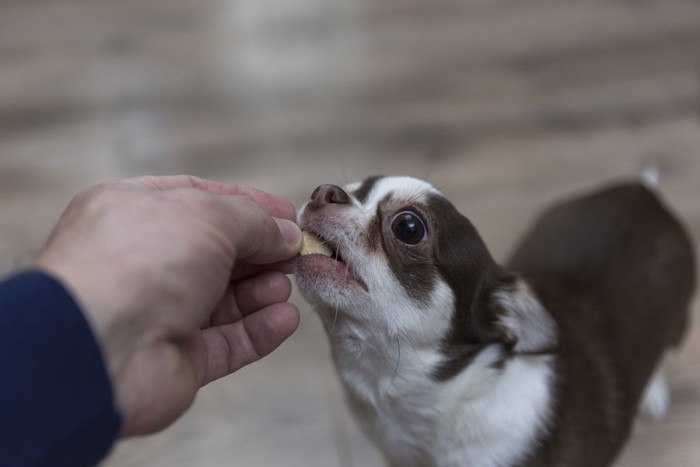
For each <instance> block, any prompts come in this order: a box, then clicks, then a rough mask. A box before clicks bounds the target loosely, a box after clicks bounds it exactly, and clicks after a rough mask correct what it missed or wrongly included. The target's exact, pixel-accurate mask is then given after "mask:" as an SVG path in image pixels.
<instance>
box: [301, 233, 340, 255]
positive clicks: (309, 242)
mask: <svg viewBox="0 0 700 467" xmlns="http://www.w3.org/2000/svg"><path fill="white" fill-rule="evenodd" d="M302 234H303V239H304V243H303V245H302V247H301V253H300V255H301V256H304V255H313V254H316V255H324V256H331V255H333V250H331V248H330V247H329V246H328V245H326V243H325V242H323V241H321V240H320V239H319V238H318V237H317V236H316V235H314V234H312V233H311V232H307V231H303V232H302Z"/></svg>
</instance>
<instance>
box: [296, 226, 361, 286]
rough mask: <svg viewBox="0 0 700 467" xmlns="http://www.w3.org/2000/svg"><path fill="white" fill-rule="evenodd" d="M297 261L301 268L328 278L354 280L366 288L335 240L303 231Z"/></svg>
mask: <svg viewBox="0 0 700 467" xmlns="http://www.w3.org/2000/svg"><path fill="white" fill-rule="evenodd" d="M300 256H301V257H300V258H299V263H300V266H301V267H302V268H305V269H309V270H313V271H316V272H318V273H321V274H323V275H324V276H325V277H327V278H329V279H334V280H338V281H340V282H355V283H357V284H359V285H360V286H361V287H362V288H363V289H365V290H367V285H366V284H365V283H364V281H362V279H360V277H359V276H358V275H357V273H356V271H355V270H354V269H353V268H352V267H351V266H350V264H348V261H347V260H346V257H347V255H344V254H343V248H342V247H341V246H340V243H339V242H338V241H336V240H333V239H329V238H327V237H326V236H324V235H322V234H319V233H317V232H313V231H310V230H305V231H304V247H303V248H302V250H301V254H300Z"/></svg>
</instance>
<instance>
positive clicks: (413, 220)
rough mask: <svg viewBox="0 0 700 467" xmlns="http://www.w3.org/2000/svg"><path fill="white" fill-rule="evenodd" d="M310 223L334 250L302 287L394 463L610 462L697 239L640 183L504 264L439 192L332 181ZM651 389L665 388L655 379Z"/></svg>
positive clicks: (679, 298) (539, 230)
mask: <svg viewBox="0 0 700 467" xmlns="http://www.w3.org/2000/svg"><path fill="white" fill-rule="evenodd" d="M299 221H300V225H301V226H302V228H304V229H305V230H308V231H311V232H313V233H315V234H316V235H317V236H318V237H319V238H321V239H324V240H325V241H327V242H328V243H329V245H330V246H331V248H332V249H333V250H334V251H335V253H334V254H333V257H331V258H328V257H325V256H321V255H309V256H305V257H302V258H301V259H300V260H299V264H298V271H297V281H298V283H299V287H300V290H301V291H302V292H303V293H304V295H305V296H306V297H307V298H308V299H309V300H310V301H311V302H313V303H319V304H320V313H319V314H320V316H321V319H322V321H323V322H324V325H325V327H326V330H327V331H328V334H329V337H330V341H331V347H332V352H333V357H334V361H335V363H336V367H337V369H338V374H339V376H340V378H341V380H342V382H343V384H344V387H345V389H346V393H347V396H348V400H349V403H350V405H351V408H352V410H353V413H354V414H355V416H356V418H357V419H358V421H359V423H360V426H361V427H362V428H363V429H364V431H365V432H366V434H367V435H368V437H369V438H370V439H371V440H373V441H374V442H375V443H376V444H377V445H378V446H379V448H380V449H381V450H382V452H383V453H384V455H385V456H386V458H387V461H388V462H389V463H390V464H391V465H392V466H395V467H398V466H402V467H410V466H421V467H422V466H426V467H427V466H455V467H457V466H460V467H462V466H473V467H490V466H493V467H516V466H517V467H525V466H538V467H544V466H567V467H577V466H580V467H596V466H605V465H609V464H610V463H611V462H612V461H613V460H614V458H615V456H616V455H617V453H618V452H619V450H620V448H621V446H622V444H623V443H624V441H625V439H626V438H627V436H628V435H629V432H630V429H631V425H632V422H633V420H634V417H635V415H636V413H637V410H638V407H639V405H640V401H641V399H642V397H643V394H644V389H645V387H647V386H649V388H648V390H647V393H646V395H645V396H644V405H645V407H646V408H647V409H648V411H649V412H650V414H651V415H655V416H659V415H661V413H662V412H663V411H664V410H665V407H666V405H667V403H668V394H667V391H666V388H665V386H664V384H665V383H664V382H663V379H662V376H661V375H660V374H659V375H658V376H656V377H654V378H652V375H653V374H654V371H655V370H656V369H657V368H658V367H659V366H660V364H661V362H662V359H663V356H664V354H665V352H666V351H667V350H669V349H672V348H674V347H675V346H676V345H678V343H679V341H680V339H681V336H682V333H683V329H684V327H685V324H686V321H687V311H688V302H689V299H690V295H691V292H692V288H693V284H694V277H695V276H694V274H695V269H694V259H693V252H692V248H691V245H690V242H689V240H688V238H687V236H686V234H685V233H684V231H683V229H682V228H681V227H680V225H679V224H678V223H677V222H676V221H675V220H674V219H673V217H672V216H671V215H670V214H669V213H668V212H667V211H666V210H665V209H664V208H663V207H662V206H661V204H660V203H659V202H658V200H657V199H656V197H655V196H654V195H653V194H652V193H651V192H650V191H649V190H648V189H646V188H644V187H643V186H641V185H639V184H626V185H620V186H617V187H613V188H610V189H607V190H604V191H601V192H598V193H595V194H593V195H589V196H586V197H582V198H579V199H576V200H573V201H570V202H567V203H564V204H561V205H559V206H558V207H555V208H554V209H552V210H551V211H549V212H548V213H547V214H545V215H544V216H543V217H542V218H541V219H540V220H539V221H538V222H537V223H536V224H535V226H534V228H533V230H532V231H531V232H530V233H529V234H528V235H526V237H525V239H524V241H523V242H522V243H521V245H520V246H519V247H518V248H517V249H516V251H515V254H514V255H513V258H512V260H511V261H510V262H509V263H508V269H505V268H503V267H501V266H499V265H497V264H496V263H495V262H494V261H493V259H492V258H491V256H490V254H489V253H488V251H487V249H486V246H485V245H484V243H483V241H482V240H481V238H480V237H479V235H478V233H477V232H476V230H475V229H474V227H473V226H472V224H471V223H470V222H469V220H467V219H466V218H465V217H463V216H462V215H461V214H459V213H458V212H457V211H456V210H455V209H454V207H453V206H452V205H451V204H450V203H449V202H448V201H447V200H446V199H445V198H444V197H443V196H442V195H441V194H440V193H439V192H438V191H437V190H435V189H434V188H433V187H431V186H430V185H428V184H426V183H424V182H420V181H417V180H415V179H409V178H399V177H391V178H381V177H376V178H371V179H368V180H366V181H364V182H363V183H359V184H353V185H350V186H348V187H346V189H345V190H343V189H341V188H339V187H335V186H330V185H324V186H322V187H319V189H318V190H316V191H315V192H314V194H313V195H312V200H311V201H310V202H309V203H308V204H307V205H306V206H305V207H304V208H303V209H302V210H301V211H300V215H299ZM650 381H651V382H650Z"/></svg>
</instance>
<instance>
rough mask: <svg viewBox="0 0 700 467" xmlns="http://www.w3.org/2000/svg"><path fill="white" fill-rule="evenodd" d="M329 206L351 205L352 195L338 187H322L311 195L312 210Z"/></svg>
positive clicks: (310, 206)
mask: <svg viewBox="0 0 700 467" xmlns="http://www.w3.org/2000/svg"><path fill="white" fill-rule="evenodd" d="M328 204H350V195H348V194H347V193H346V192H345V191H344V190H343V189H342V188H340V187H339V186H337V185H321V186H319V187H318V188H316V189H315V190H314V192H313V193H311V201H309V204H308V207H309V208H310V209H319V208H321V207H323V206H326V205H328Z"/></svg>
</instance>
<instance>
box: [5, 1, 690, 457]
mask: <svg viewBox="0 0 700 467" xmlns="http://www.w3.org/2000/svg"><path fill="white" fill-rule="evenodd" d="M699 124H700V2H696V1H693V0H587V1H575V0H120V1H110V0H52V1H48V0H44V1H42V0H0V162H1V163H0V272H3V273H6V272H8V271H10V270H12V269H13V268H16V267H18V266H20V265H22V264H26V263H27V261H29V260H30V259H31V257H32V255H33V254H35V253H36V252H37V251H38V250H39V249H40V248H41V245H42V243H43V241H44V240H45V238H46V237H47V235H48V233H49V230H50V228H51V226H52V225H53V223H54V222H55V221H56V219H57V218H58V216H59V215H60V213H61V211H62V210H63V208H64V207H65V205H66V204H67V203H68V201H69V200H70V198H71V197H72V196H73V195H74V194H75V193H76V192H77V191H79V190H80V189H81V188H83V187H85V186H87V185H90V184H93V183H97V182H100V181H104V180H108V179H118V178H123V177H130V176H135V175H143V174H153V175H163V174H180V173H188V174H193V175H199V176H202V177H209V178H214V179H218V180H222V181H225V182H230V183H243V184H247V185H253V186H256V187H258V188H262V189H266V190H269V191H273V192H275V193H278V194H281V195H283V196H286V197H288V198H290V199H291V200H292V201H293V202H294V203H295V204H296V205H297V206H299V205H300V204H301V203H303V202H304V201H305V200H306V199H307V198H308V195H309V194H310V193H311V191H312V190H313V189H314V188H315V187H316V186H317V185H319V184H321V183H343V182H344V181H346V180H355V179H359V178H363V177H365V176H368V175H372V174H379V173H381V174H402V175H412V176H416V177H421V178H425V179H427V180H429V181H430V182H432V183H434V184H435V185H437V186H438V187H439V188H440V189H441V190H442V191H443V192H444V193H445V194H446V195H447V196H448V197H449V198H451V199H452V200H453V201H454V202H455V204H456V205H457V206H458V207H459V208H460V209H461V210H462V212H464V213H465V214H467V215H468V216H469V217H470V218H471V219H472V221H473V222H474V223H475V224H476V225H477V227H478V228H479V229H480V231H481V233H482V234H483V236H484V238H485V240H486V242H487V243H488V245H489V247H490V248H491V249H492V251H493V253H494V254H495V256H496V257H497V258H499V259H503V258H505V257H506V256H507V254H508V251H509V248H510V247H511V245H512V244H513V243H514V241H515V239H516V238H517V237H518V235H519V234H520V233H521V232H523V230H524V229H525V228H526V227H527V225H528V223H529V222H530V221H531V220H532V217H533V216H534V215H535V213H536V212H537V211H539V210H541V209H542V208H543V207H544V206H545V205H547V204H548V203H550V202H552V201H553V200H556V199H558V198H560V197H561V196H564V195H568V194H570V193H572V192H576V191H579V190H583V189H588V188H590V187H593V186H596V185H599V184H601V183H605V182H607V181H610V180H614V179H617V178H620V177H631V176H635V175H636V174H637V173H639V172H640V170H641V169H642V168H643V167H645V166H647V165H650V164H654V165H656V166H658V167H659V168H660V169H661V173H662V190H663V193H664V195H665V197H666V199H667V200H668V202H669V204H670V205H671V206H673V209H674V210H675V211H676V212H677V213H679V214H680V215H681V216H682V217H683V218H684V219H685V221H686V223H687V225H688V227H689V229H690V231H691V234H692V236H693V238H694V239H695V241H696V244H697V243H698V240H699V239H700V200H699V197H698V193H700V125H699ZM125 293H128V291H125ZM294 301H295V303H297V304H298V305H299V307H300V308H301V309H302V324H301V328H300V330H299V332H298V333H297V334H296V335H295V336H293V337H292V338H291V339H290V340H289V341H288V342H287V343H285V344H284V345H283V347H282V348H281V349H280V350H279V351H277V352H275V353H274V354H273V355H272V356H271V357H269V358H267V359H265V360H264V361H262V362H260V363H259V364H256V365H253V366H251V367H248V368H246V369H244V370H242V371H241V372H239V373H237V374H236V375H234V376H233V377H230V378H228V379H226V380H224V381H219V382H216V383H213V384H211V385H210V386H208V387H207V388H205V389H204V390H203V391H202V392H201V393H200V395H199V397H198V399H197V401H196V403H195V405H194V407H193V409H192V410H191V411H190V412H189V413H188V414H187V416H185V418H183V419H182V420H180V421H179V422H177V423H176V424H175V425H174V426H172V427H171V428H170V429H168V430H167V431H165V432H163V433H161V434H159V435H156V436H152V437H148V438H143V439H137V440H132V441H127V442H124V443H121V444H120V445H119V446H118V447H117V448H116V450H115V452H114V453H113V455H112V456H111V457H110V458H109V459H108V460H107V461H106V462H105V465H106V466H107V467H127V466H128V467H136V466H163V467H165V466H168V467H180V466H183V467H184V466H194V465H196V466H207V467H209V466H211V467H214V466H234V465H235V466H256V467H258V466H340V467H351V466H356V467H360V466H362V467H373V466H377V467H378V466H380V465H381V464H380V460H379V456H378V455H377V453H376V451H375V450H374V449H373V448H372V447H371V446H370V445H369V444H368V442H367V441H366V440H364V438H362V436H361V435H360V434H359V433H358V431H357V428H356V427H355V425H354V423H353V422H352V420H351V419H350V418H349V416H348V413H347V411H346V410H345V408H344V405H343V398H342V394H341V391H340V388H339V386H338V383H337V382H336V379H335V375H334V372H333V369H332V366H331V364H330V360H329V357H328V352H329V351H328V345H327V343H326V340H325V336H324V335H323V332H322V330H321V327H320V325H319V323H318V320H317V318H316V317H315V316H314V315H313V312H312V311H311V309H310V308H311V307H310V306H309V305H308V304H305V303H304V302H303V301H302V300H301V299H300V298H298V297H294ZM695 313H696V315H697V313H698V307H697V306H696V307H695ZM670 375H671V381H672V388H673V395H674V398H675V405H674V406H673V408H672V412H671V414H670V416H669V418H668V419H667V420H665V421H663V422H661V423H656V424H640V425H639V427H638V429H637V431H636V435H635V437H634V439H633V440H632V442H631V443H630V444H629V446H628V448H627V449H626V451H625V453H624V455H623V457H622V459H621V460H620V462H619V465H620V466H627V467H631V466H640V467H641V466H675V467H681V466H683V467H687V466H690V465H698V464H700V446H698V443H697V440H698V439H700V336H698V331H697V326H695V327H694V328H693V330H692V332H691V334H690V338H689V340H688V342H687V345H686V347H685V348H684V350H683V352H682V353H681V354H680V355H679V357H678V358H677V359H676V360H674V361H673V363H672V367H671V372H670Z"/></svg>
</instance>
